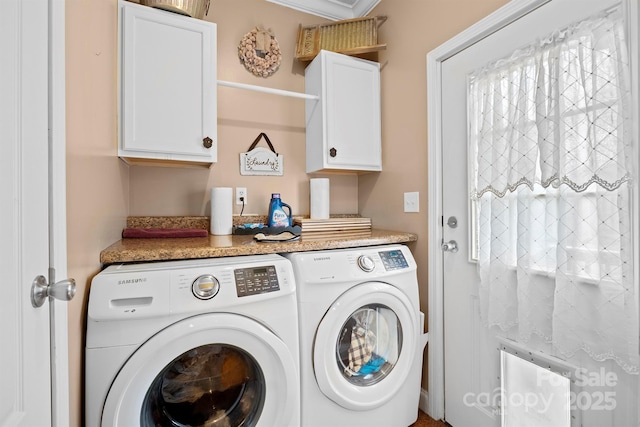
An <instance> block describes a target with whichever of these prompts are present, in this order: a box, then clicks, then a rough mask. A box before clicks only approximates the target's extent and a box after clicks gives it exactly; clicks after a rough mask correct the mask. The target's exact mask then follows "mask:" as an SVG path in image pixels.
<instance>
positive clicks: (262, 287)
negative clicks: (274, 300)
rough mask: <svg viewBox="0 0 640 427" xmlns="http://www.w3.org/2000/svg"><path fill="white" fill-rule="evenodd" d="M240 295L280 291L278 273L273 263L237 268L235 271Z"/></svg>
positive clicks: (237, 290) (237, 289)
mask: <svg viewBox="0 0 640 427" xmlns="http://www.w3.org/2000/svg"><path fill="white" fill-rule="evenodd" d="M233 273H234V277H235V279H236V292H237V294H238V297H246V296H249V295H257V294H264V293H267V292H273V291H279V290H280V283H279V282H278V273H276V267H275V266H273V265H266V266H260V267H250V268H237V269H235V270H234V271H233Z"/></svg>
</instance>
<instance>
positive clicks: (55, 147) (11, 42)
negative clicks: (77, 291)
mask: <svg viewBox="0 0 640 427" xmlns="http://www.w3.org/2000/svg"><path fill="white" fill-rule="evenodd" d="M49 43H51V49H52V52H55V54H53V55H51V56H49V55H48V52H49ZM61 46H62V47H61ZM63 46H64V2H62V1H52V2H51V4H47V2H43V1H36V0H31V1H23V0H2V1H0V56H1V57H2V61H1V62H0V94H1V95H0V117H1V118H2V119H0V141H1V144H0V147H1V148H0V182H1V183H2V184H1V185H0V200H2V202H0V227H1V229H2V232H1V233H0V234H1V236H2V238H0V271H2V290H3V295H2V298H1V299H0V345H2V351H1V353H0V363H1V366H2V372H3V374H2V377H3V386H2V387H1V388H0V425H3V426H5V425H6V426H29V427H31V426H49V425H52V424H53V425H56V424H57V425H68V423H69V421H68V406H69V399H68V378H67V377H68V374H67V371H68V367H67V341H66V333H67V324H66V306H64V305H61V306H58V305H57V304H60V303H52V304H49V303H45V304H44V305H43V306H42V307H41V308H35V307H34V306H33V305H32V302H31V296H30V295H31V287H32V282H33V281H34V279H35V278H36V277H37V276H39V275H44V276H49V275H50V274H51V275H52V272H51V271H49V267H50V266H53V265H54V264H55V265H57V266H58V269H57V273H58V275H59V277H64V276H62V275H66V266H65V264H66V249H65V247H66V241H65V233H66V231H65V230H66V229H65V221H66V219H65V209H64V204H65V201H64V175H65V174H64V162H63V161H62V162H61V160H60V159H61V158H62V159H64V84H61V83H60V82H64V75H63V72H64V50H63ZM50 106H52V107H51V108H50ZM49 143H51V145H52V149H51V150H49V148H48V146H49ZM50 152H51V157H50V155H49V154H50ZM50 161H51V164H53V165H54V168H52V174H51V175H50V174H49V162H50ZM50 186H51V189H52V191H53V192H54V193H55V195H56V196H55V197H56V200H55V201H53V203H52V207H53V211H52V212H51V215H50V207H49V205H50V203H49V187H50ZM50 235H55V236H56V239H57V241H56V244H55V245H51V246H50V242H49V238H48V236H50ZM50 319H55V323H56V324H57V326H56V327H55V328H54V329H53V330H52V332H53V337H55V340H53V339H52V338H51V335H50ZM53 342H55V343H57V344H58V346H52V345H50V343H53ZM51 355H53V360H54V361H55V362H56V363H55V364H54V365H52V364H51ZM52 366H54V367H53V369H52V368H51V367H52ZM52 378H54V381H52ZM55 378H57V380H55ZM52 384H53V387H52Z"/></svg>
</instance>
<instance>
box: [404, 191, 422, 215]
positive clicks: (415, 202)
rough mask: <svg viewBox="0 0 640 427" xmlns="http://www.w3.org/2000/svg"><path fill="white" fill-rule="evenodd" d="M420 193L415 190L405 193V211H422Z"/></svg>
mask: <svg viewBox="0 0 640 427" xmlns="http://www.w3.org/2000/svg"><path fill="white" fill-rule="evenodd" d="M419 204H420V193H418V192H417V191H413V192H411V193H404V211H405V212H420V207H419Z"/></svg>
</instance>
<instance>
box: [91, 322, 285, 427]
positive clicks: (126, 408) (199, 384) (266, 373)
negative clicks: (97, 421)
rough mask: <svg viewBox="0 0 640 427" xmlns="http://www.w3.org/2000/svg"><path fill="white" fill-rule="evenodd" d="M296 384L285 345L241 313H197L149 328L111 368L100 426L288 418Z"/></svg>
mask: <svg viewBox="0 0 640 427" xmlns="http://www.w3.org/2000/svg"><path fill="white" fill-rule="evenodd" d="M296 392H297V377H296V367H295V361H294V359H293V357H292V355H291V354H290V352H289V350H288V348H287V346H286V345H285V344H284V343H283V342H282V341H281V340H280V339H279V338H278V337H277V336H276V335H274V334H273V332H271V331H270V330H268V329H267V328H265V327H264V326H263V325H261V324H259V323H258V322H256V321H254V320H251V319H249V318H246V317H243V316H241V315H234V314H227V313H211V314H203V315H199V316H195V317H191V318H187V319H184V320H181V321H179V322H177V323H175V324H173V325H171V326H169V327H167V328H166V329H164V330H162V331H160V332H159V333H158V334H156V335H154V336H153V337H152V338H150V339H149V340H148V341H147V342H145V343H144V344H143V345H142V346H141V347H140V348H139V349H137V350H136V352H135V353H133V355H132V356H131V357H130V358H129V360H127V362H126V363H125V365H124V366H123V368H122V369H121V370H120V372H119V373H118V375H117V376H116V378H115V380H114V382H113V384H112V385H111V388H110V389H109V392H108V395H107V399H106V402H105V405H104V410H103V413H102V425H103V426H124V425H140V426H142V427H147V426H149V427H150V426H157V425H161V426H198V425H206V426H211V427H216V426H225V427H236V426H247V425H251V426H265V427H268V426H275V425H282V426H284V425H289V424H291V417H292V416H293V414H294V412H293V409H292V407H291V405H290V404H289V402H291V401H293V400H294V397H295V393H296Z"/></svg>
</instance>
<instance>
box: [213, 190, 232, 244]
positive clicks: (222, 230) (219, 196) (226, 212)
mask: <svg viewBox="0 0 640 427" xmlns="http://www.w3.org/2000/svg"><path fill="white" fill-rule="evenodd" d="M232 231H233V191H232V189H231V188H230V187H213V188H212V189H211V227H210V232H211V234H215V235H218V236H221V235H226V234H231V232H232Z"/></svg>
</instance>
